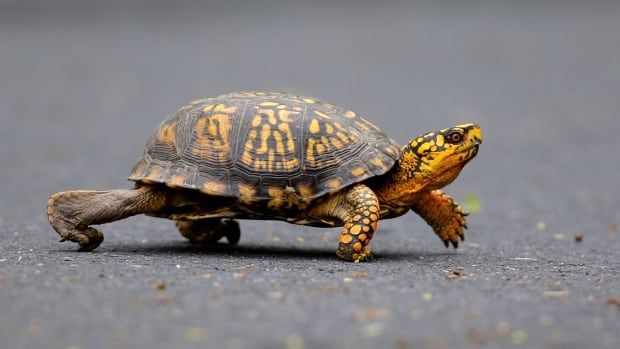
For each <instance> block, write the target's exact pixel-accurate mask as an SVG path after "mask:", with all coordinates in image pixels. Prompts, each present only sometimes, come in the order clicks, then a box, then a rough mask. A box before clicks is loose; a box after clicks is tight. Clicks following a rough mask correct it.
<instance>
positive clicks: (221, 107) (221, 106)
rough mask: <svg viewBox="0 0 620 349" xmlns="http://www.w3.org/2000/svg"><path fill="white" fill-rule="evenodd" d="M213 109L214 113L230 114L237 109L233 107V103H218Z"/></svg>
mask: <svg viewBox="0 0 620 349" xmlns="http://www.w3.org/2000/svg"><path fill="white" fill-rule="evenodd" d="M213 111H214V112H216V113H227V114H231V113H234V112H235V111H237V107H235V106H234V105H231V106H225V105H224V104H218V105H216V106H215V108H214V109H213Z"/></svg>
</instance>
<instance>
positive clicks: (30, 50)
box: [0, 0, 620, 349]
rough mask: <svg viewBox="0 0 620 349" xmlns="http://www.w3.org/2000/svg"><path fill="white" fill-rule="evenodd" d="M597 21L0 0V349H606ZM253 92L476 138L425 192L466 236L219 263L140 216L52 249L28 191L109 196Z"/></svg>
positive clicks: (396, 231)
mask: <svg viewBox="0 0 620 349" xmlns="http://www.w3.org/2000/svg"><path fill="white" fill-rule="evenodd" d="M619 19H620V3H618V2H615V1H608V2H604V1H588V2H585V1H583V2H578V1H574V2H572V1H415V2H414V1H399V2H397V1H375V2H371V1H353V0H351V1H312V2H310V1H277V0H273V1H239V0H234V1H222V2H219V3H216V2H209V1H205V2H198V1H175V2H167V1H139V0H128V1H120V0H114V1H99V2H94V1H93V2H88V1H71V0H62V1H35V0H24V1H18V0H0V141H1V143H0V145H1V147H0V178H1V179H2V183H3V185H2V187H1V189H0V309H2V314H3V316H2V317H0V338H1V342H2V343H3V344H2V346H3V347H6V348H121V347H147V346H148V347H151V348H158V347H162V348H163V347H170V346H175V347H185V346H190V345H197V346H207V347H217V348H254V347H260V348H289V349H301V348H314V347H342V348H353V347H356V348H362V347H382V348H409V347H435V348H447V347H481V346H489V347H520V346H525V347H538V348H542V347H549V348H583V347H591V348H595V347H596V348H617V347H618V345H619V344H618V343H619V341H620V338H618V333H619V330H620V327H619V325H618V324H619V323H620V309H618V307H617V306H614V305H608V304H606V301H608V302H611V301H609V297H613V296H620V276H619V275H620V272H619V267H620V263H619V261H618V260H619V252H618V250H619V248H620V242H619V232H618V222H620V189H619V188H620V185H619V184H618V179H617V174H618V172H619V170H620V165H619V164H618V160H619V155H618V153H619V150H620V140H619V139H620V115H619V113H620V98H619V97H620V20H619ZM256 89H259V90H278V91H282V90H285V91H292V92H295V93H299V94H305V95H310V96H315V97H319V98H321V99H324V100H326V101H329V102H332V103H335V104H338V105H342V106H344V107H347V108H350V109H353V110H355V111H356V112H357V113H358V114H361V115H363V116H364V117H366V118H367V119H369V120H371V121H373V122H375V123H376V124H378V125H380V126H381V127H382V128H383V129H384V130H385V132H386V133H387V134H388V135H390V136H391V137H392V138H394V139H395V140H397V141H398V142H400V143H404V142H406V141H407V140H408V139H410V138H413V137H415V136H417V135H419V134H421V133H423V132H426V131H429V130H435V129H439V128H445V127H449V126H452V125H453V124H457V123H463V122H477V123H479V124H481V125H482V127H483V129H484V131H485V141H484V144H483V145H482V148H481V151H480V154H479V156H478V158H477V159H475V160H474V161H473V162H472V163H471V164H470V165H468V167H467V168H466V169H465V170H464V171H463V173H462V174H461V176H460V177H459V178H458V179H457V181H456V182H455V183H454V184H452V185H451V186H450V187H448V188H447V189H446V191H447V192H449V193H451V194H453V196H454V197H455V198H456V199H457V200H459V201H461V202H464V203H465V204H466V206H467V207H469V208H470V209H473V210H475V211H476V212H475V213H474V214H472V215H471V216H470V220H469V221H470V224H469V225H470V230H469V231H468V232H467V241H466V242H465V243H463V244H462V246H461V248H459V250H457V251H453V250H448V249H444V248H443V245H442V244H441V242H440V241H439V240H438V239H437V238H436V237H435V236H434V234H432V232H431V231H430V228H428V227H427V226H426V225H425V224H424V222H423V221H422V220H421V219H419V218H417V217H414V216H413V215H407V216H405V217H402V218H400V219H398V220H392V221H385V222H382V224H380V228H379V229H380V231H379V233H378V234H376V237H375V239H374V240H373V248H374V250H375V252H376V256H377V261H375V262H373V263H370V264H363V265H359V264H348V263H344V262H340V261H339V260H337V259H335V257H334V254H333V251H334V249H335V246H336V243H337V242H336V239H337V236H338V230H333V229H331V230H330V229H323V230H321V229H312V228H306V227H298V226H293V225H287V224H284V223H274V222H259V223H257V224H255V223H254V222H252V223H248V222H244V223H243V224H242V234H243V235H242V241H241V244H240V246H239V247H236V248H226V247H224V246H222V247H221V248H215V249H206V248H199V247H194V246H190V245H189V244H187V243H186V242H185V241H183V239H182V238H181V237H180V236H179V235H178V233H177V232H176V231H175V229H174V226H173V224H172V223H170V222H168V221H164V220H156V219H153V218H145V217H136V218H131V219H128V220H126V221H122V222H118V223H114V224H111V225H108V226H104V227H103V230H104V233H106V241H105V242H104V243H103V245H102V246H101V247H100V248H99V249H97V250H96V251H94V252H92V253H76V252H74V249H75V246H72V245H70V244H68V243H58V242H57V240H58V236H57V235H56V234H55V233H54V232H53V231H52V229H51V228H50V227H49V225H48V224H47V219H46V217H45V214H44V212H45V204H46V198H47V197H48V196H49V195H50V194H52V193H53V192H56V191H61V190H69V189H77V188H84V189H108V188H125V187H128V186H130V183H128V182H126V180H125V178H126V176H127V174H128V172H129V170H130V169H131V167H132V165H133V164H134V162H135V161H136V159H137V158H138V157H139V156H140V155H141V153H142V151H143V146H144V144H145V142H146V139H147V137H148V136H149V135H150V134H151V132H153V131H154V130H155V128H156V127H157V125H158V124H159V122H160V121H161V120H162V119H163V118H164V117H165V116H167V115H169V114H171V113H173V112H174V111H175V110H176V109H177V108H178V107H179V106H180V105H182V104H184V103H186V102H187V101H189V100H192V99H195V98H199V97H207V96H216V95H219V94H223V93H226V92H229V91H236V90H256ZM478 205H481V206H482V209H481V210H477V209H476V206H478ZM577 235H581V236H583V241H582V242H580V243H579V242H576V241H575V236H577ZM452 270H457V271H459V273H460V274H461V275H460V277H456V278H450V276H449V275H448V276H449V277H448V278H447V277H446V271H452Z"/></svg>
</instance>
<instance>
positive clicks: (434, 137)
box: [397, 124, 482, 193]
mask: <svg viewBox="0 0 620 349" xmlns="http://www.w3.org/2000/svg"><path fill="white" fill-rule="evenodd" d="M480 143H482V129H481V128H480V126H478V125H475V124H465V125H458V126H454V127H451V128H446V129H443V130H440V131H435V132H429V133H426V134H424V135H422V136H420V137H417V138H414V139H412V140H411V141H409V143H407V145H405V146H404V147H403V151H402V156H401V158H400V160H399V161H398V167H399V168H398V170H397V172H398V173H399V176H398V177H400V178H399V181H400V182H401V185H404V187H405V188H403V189H405V191H408V192H409V193H412V192H413V193H415V192H419V191H421V190H434V189H439V188H441V187H444V186H446V185H448V184H450V183H451V182H452V181H454V179H456V177H457V176H458V174H459V173H460V172H461V169H463V167H464V166H465V164H467V163H468V162H469V161H470V160H471V159H473V158H474V157H475V156H476V155H477V154H478V147H479V146H480Z"/></svg>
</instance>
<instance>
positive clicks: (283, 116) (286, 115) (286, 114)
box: [278, 109, 299, 122]
mask: <svg viewBox="0 0 620 349" xmlns="http://www.w3.org/2000/svg"><path fill="white" fill-rule="evenodd" d="M291 115H299V112H296V111H293V110H286V109H285V110H280V111H278V116H279V117H280V121H282V122H291V121H292V120H291V118H290V116H291Z"/></svg>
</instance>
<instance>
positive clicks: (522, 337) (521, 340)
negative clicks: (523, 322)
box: [510, 330, 527, 345]
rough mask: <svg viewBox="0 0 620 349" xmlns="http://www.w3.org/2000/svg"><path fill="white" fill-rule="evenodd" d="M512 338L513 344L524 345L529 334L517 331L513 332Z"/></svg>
mask: <svg viewBox="0 0 620 349" xmlns="http://www.w3.org/2000/svg"><path fill="white" fill-rule="evenodd" d="M510 338H511V339H512V344H514V345H523V344H525V341H526V340H527V333H525V331H523V330H515V331H512V334H511V336H510Z"/></svg>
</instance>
